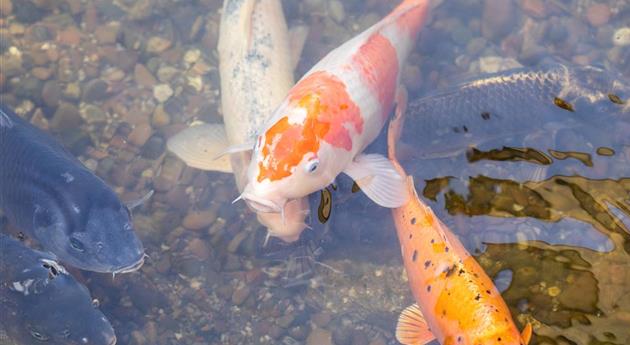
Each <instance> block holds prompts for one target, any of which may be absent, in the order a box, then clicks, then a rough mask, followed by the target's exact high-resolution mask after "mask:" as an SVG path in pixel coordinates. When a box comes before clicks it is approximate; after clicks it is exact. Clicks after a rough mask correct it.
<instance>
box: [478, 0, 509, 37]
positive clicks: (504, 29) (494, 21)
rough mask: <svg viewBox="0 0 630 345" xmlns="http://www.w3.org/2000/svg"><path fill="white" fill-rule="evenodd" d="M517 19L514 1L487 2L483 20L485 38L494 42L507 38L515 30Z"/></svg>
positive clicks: (482, 30)
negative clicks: (497, 39)
mask: <svg viewBox="0 0 630 345" xmlns="http://www.w3.org/2000/svg"><path fill="white" fill-rule="evenodd" d="M515 18H516V8H515V6H514V2H513V1H506V0H485V1H484V6H483V15H482V20H481V33H482V35H483V37H485V38H487V39H489V40H492V39H496V38H501V37H504V36H506V35H507V34H509V33H510V32H511V31H512V30H513V29H514V21H515Z"/></svg>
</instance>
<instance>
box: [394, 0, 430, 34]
mask: <svg viewBox="0 0 630 345" xmlns="http://www.w3.org/2000/svg"><path fill="white" fill-rule="evenodd" d="M430 3H431V1H430V0H405V1H403V2H401V3H400V4H399V5H398V7H396V8H395V9H394V10H393V11H392V12H391V13H390V14H389V15H388V16H387V17H388V19H389V20H390V21H393V22H395V23H396V24H397V26H398V28H399V29H400V30H401V31H403V32H407V33H408V34H409V35H411V37H412V39H415V37H416V36H417V34H418V32H420V29H421V28H422V26H423V25H424V23H425V19H426V17H427V15H428V12H429V9H430V7H431V6H430V5H431V4H430Z"/></svg>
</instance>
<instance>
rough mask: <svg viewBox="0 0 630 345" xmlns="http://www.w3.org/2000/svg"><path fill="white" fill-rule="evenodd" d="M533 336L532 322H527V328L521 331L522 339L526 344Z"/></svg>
mask: <svg viewBox="0 0 630 345" xmlns="http://www.w3.org/2000/svg"><path fill="white" fill-rule="evenodd" d="M531 338H532V324H531V323H529V322H528V323H527V325H525V328H523V331H521V339H523V342H524V343H525V344H529V340H530V339H531Z"/></svg>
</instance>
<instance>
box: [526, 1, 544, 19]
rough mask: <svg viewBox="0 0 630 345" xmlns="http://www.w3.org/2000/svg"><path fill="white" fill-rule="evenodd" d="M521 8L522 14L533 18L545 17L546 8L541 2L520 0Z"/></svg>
mask: <svg viewBox="0 0 630 345" xmlns="http://www.w3.org/2000/svg"><path fill="white" fill-rule="evenodd" d="M521 8H522V9H523V12H525V13H527V14H528V15H530V16H531V17H534V18H539V19H540V18H545V17H546V16H547V8H546V5H545V3H544V2H543V1H542V0H521Z"/></svg>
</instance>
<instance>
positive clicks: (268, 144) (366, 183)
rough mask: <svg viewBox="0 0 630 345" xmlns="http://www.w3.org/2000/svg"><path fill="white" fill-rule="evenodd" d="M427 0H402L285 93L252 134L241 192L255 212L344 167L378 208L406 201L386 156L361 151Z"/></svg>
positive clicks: (323, 182)
mask: <svg viewBox="0 0 630 345" xmlns="http://www.w3.org/2000/svg"><path fill="white" fill-rule="evenodd" d="M428 3H429V1H428V0H405V1H403V2H402V3H401V4H400V5H399V6H398V7H396V8H395V9H394V10H393V11H392V12H391V13H390V14H389V15H388V16H387V17H385V18H384V19H383V20H381V21H380V22H378V23H376V24H375V25H373V26H372V27H370V28H368V29H367V30H365V31H364V32H362V33H361V34H359V35H358V36H356V37H354V38H353V39H351V40H350V41H348V42H346V43H344V44H343V45H341V46H340V47H338V48H337V49H335V50H333V51H331V52H330V53H329V54H328V55H327V56H325V57H324V58H323V59H322V60H321V61H320V62H318V63H317V64H316V65H315V66H314V67H313V68H312V69H311V70H310V71H309V72H307V73H306V74H305V75H304V77H302V79H301V80H300V81H299V82H298V83H297V84H296V85H295V86H294V87H293V88H292V89H291V90H290V91H289V93H288V95H287V97H286V98H285V99H284V101H283V102H282V104H281V105H280V106H279V107H278V108H277V109H276V110H275V112H274V115H273V116H272V118H271V120H270V121H269V122H268V123H267V125H266V126H265V128H263V130H262V131H261V134H260V135H259V136H258V137H257V141H256V143H255V146H254V152H253V158H252V163H251V165H250V167H249V170H248V185H247V186H246V188H245V190H244V191H243V194H242V196H241V197H242V198H243V199H244V200H245V201H247V202H248V204H249V205H250V206H252V208H254V209H256V210H259V211H262V212H265V211H266V212H280V211H281V209H282V205H284V204H285V203H286V202H287V200H291V199H295V198H299V197H303V196H305V195H308V194H310V193H312V192H314V191H317V190H319V189H322V188H324V187H325V186H327V185H329V184H330V183H332V182H333V181H334V179H335V177H336V176H337V175H338V174H339V173H341V172H344V173H346V174H348V175H349V176H350V177H352V178H353V179H354V180H355V181H356V182H357V184H358V185H359V186H360V187H361V189H362V190H363V191H364V192H365V193H366V195H367V196H368V197H370V198H372V199H373V200H374V201H376V202H377V203H378V204H380V205H382V206H385V207H397V206H400V205H402V204H404V203H405V202H406V200H407V195H406V189H405V186H404V181H403V179H402V177H401V176H400V175H399V174H398V173H397V172H396V171H395V170H394V169H393V167H392V165H391V163H390V162H389V161H388V160H387V158H386V157H383V156H381V155H376V154H369V155H366V154H362V151H363V150H364V149H365V147H366V146H367V145H368V144H369V143H370V142H372V141H373V140H374V139H375V138H376V136H377V135H378V134H379V132H380V131H381V129H382V127H383V126H384V124H385V122H386V120H387V118H388V116H389V114H390V112H391V110H392V108H393V104H394V98H395V96H396V94H397V92H398V91H399V89H400V88H399V82H400V78H401V70H402V68H403V66H404V63H405V61H406V59H407V56H408V55H409V53H410V51H411V49H412V47H413V44H414V41H415V39H416V36H417V34H418V32H419V31H420V29H421V27H422V25H423V23H424V21H425V18H426V15H427V12H428V7H429V6H428Z"/></svg>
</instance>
